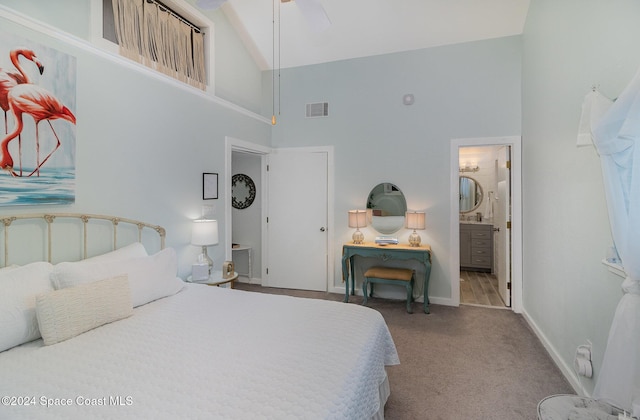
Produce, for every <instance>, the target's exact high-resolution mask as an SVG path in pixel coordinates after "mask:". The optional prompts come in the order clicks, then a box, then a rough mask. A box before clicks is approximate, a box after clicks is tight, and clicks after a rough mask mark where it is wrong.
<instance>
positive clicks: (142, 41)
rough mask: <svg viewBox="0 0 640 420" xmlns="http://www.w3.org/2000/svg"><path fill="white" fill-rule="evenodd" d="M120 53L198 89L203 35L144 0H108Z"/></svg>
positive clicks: (202, 84) (201, 77) (202, 71)
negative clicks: (110, 1)
mask: <svg viewBox="0 0 640 420" xmlns="http://www.w3.org/2000/svg"><path fill="white" fill-rule="evenodd" d="M112 2H113V17H114V21H115V29H116V36H117V37H118V43H119V45H120V54H121V55H122V56H124V57H127V58H130V59H132V60H134V61H137V62H139V63H142V64H144V65H146V66H147V67H150V68H152V69H155V70H157V71H159V72H161V73H164V74H166V75H169V76H171V77H174V78H176V79H178V80H181V81H183V82H185V83H188V84H190V85H192V86H195V87H198V88H200V89H202V90H205V89H206V85H207V81H206V74H205V60H204V54H205V53H204V34H203V33H201V32H199V31H197V30H196V29H194V28H192V27H191V26H190V25H187V24H186V23H184V22H182V21H181V20H180V19H179V18H177V17H175V16H173V15H172V14H171V13H169V11H168V10H163V8H162V7H161V6H159V5H158V4H156V3H149V2H147V1H146V0H112Z"/></svg>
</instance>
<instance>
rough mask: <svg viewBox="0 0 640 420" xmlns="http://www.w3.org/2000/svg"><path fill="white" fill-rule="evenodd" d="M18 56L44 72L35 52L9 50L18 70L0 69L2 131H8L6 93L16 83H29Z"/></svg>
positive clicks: (19, 49)
mask: <svg viewBox="0 0 640 420" xmlns="http://www.w3.org/2000/svg"><path fill="white" fill-rule="evenodd" d="M20 56H22V57H24V58H26V59H27V60H30V61H33V62H34V64H35V65H36V66H37V67H38V71H39V72H40V74H42V73H43V72H44V66H43V65H42V63H40V61H39V60H38V58H37V57H36V54H35V53H34V52H33V51H32V50H29V49H26V48H17V49H14V50H11V52H9V58H10V59H11V62H12V63H13V65H14V67H15V68H16V69H17V70H18V72H17V73H16V72H13V71H9V70H5V69H0V108H2V110H3V111H4V133H5V134H7V133H8V131H9V130H8V127H7V112H9V100H8V99H7V94H8V93H9V91H10V90H11V89H13V88H14V87H16V86H17V85H20V84H23V83H31V80H29V76H28V75H27V73H25V71H24V69H23V68H22V66H21V65H20Z"/></svg>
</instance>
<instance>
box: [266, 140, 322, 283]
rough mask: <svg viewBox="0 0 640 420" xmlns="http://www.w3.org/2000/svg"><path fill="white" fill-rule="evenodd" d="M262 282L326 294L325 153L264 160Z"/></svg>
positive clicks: (282, 154)
mask: <svg viewBox="0 0 640 420" xmlns="http://www.w3.org/2000/svg"><path fill="white" fill-rule="evenodd" d="M267 165H268V166H267V178H268V189H269V190H268V204H267V207H268V211H267V215H268V219H267V282H266V283H267V284H265V285H266V286H269V287H281V288H289V289H303V290H319V291H326V290H327V275H328V268H327V261H328V260H327V258H328V255H327V245H328V243H327V241H328V239H327V238H328V236H327V220H328V184H327V180H328V155H327V153H326V152H317V151H308V150H304V149H286V150H276V151H275V152H274V153H272V154H270V155H269V156H268V157H267Z"/></svg>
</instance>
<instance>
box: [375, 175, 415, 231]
mask: <svg viewBox="0 0 640 420" xmlns="http://www.w3.org/2000/svg"><path fill="white" fill-rule="evenodd" d="M406 212H407V200H405V198H404V194H402V191H401V190H400V188H398V187H397V186H395V185H394V184H391V183H390V182H383V183H381V184H378V185H376V186H375V187H373V189H372V190H371V192H370V193H369V197H368V198H367V213H368V217H369V218H370V219H369V223H370V224H371V227H373V228H374V229H375V230H377V231H378V232H380V233H381V234H383V235H391V234H392V233H395V232H397V231H399V230H400V229H401V228H402V227H403V226H404V215H405V213H406Z"/></svg>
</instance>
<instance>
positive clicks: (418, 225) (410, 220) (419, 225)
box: [406, 211, 425, 229]
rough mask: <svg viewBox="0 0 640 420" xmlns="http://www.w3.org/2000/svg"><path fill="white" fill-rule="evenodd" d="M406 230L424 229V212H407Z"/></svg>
mask: <svg viewBox="0 0 640 420" xmlns="http://www.w3.org/2000/svg"><path fill="white" fill-rule="evenodd" d="M406 219H407V229H424V219H425V217H424V212H422V211H408V212H407V213H406Z"/></svg>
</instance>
